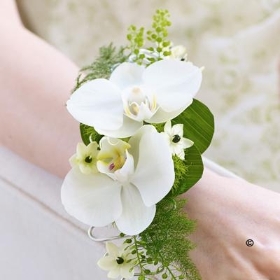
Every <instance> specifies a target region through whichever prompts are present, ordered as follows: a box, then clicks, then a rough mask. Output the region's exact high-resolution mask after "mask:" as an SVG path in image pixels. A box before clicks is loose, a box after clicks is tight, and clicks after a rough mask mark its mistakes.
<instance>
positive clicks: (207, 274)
mask: <svg viewBox="0 0 280 280" xmlns="http://www.w3.org/2000/svg"><path fill="white" fill-rule="evenodd" d="M185 196H186V197H187V198H188V203H187V206H186V211H187V213H188V215H189V216H190V217H191V218H193V219H195V220H197V230H196V231H195V233H194V234H193V236H192V237H191V239H192V240H193V241H194V242H195V243H196V244H197V247H196V249H195V250H193V251H192V253H191V257H192V259H193V260H194V262H195V264H196V265H197V267H198V269H199V271H200V273H201V276H202V279H203V280H213V279H215V280H224V279H227V280H231V279H232V280H277V279H279V275H280V238H279V235H280V203H279V201H280V194H278V193H274V192H272V191H269V190H266V189H264V188H261V187H259V186H256V185H252V184H250V183H248V182H246V181H243V180H241V179H240V180H239V179H232V178H225V177H221V176H219V175H217V174H215V173H213V172H212V171H209V170H206V171H205V172H204V176H203V178H202V179H201V180H200V182H199V183H198V184H197V185H196V186H194V187H193V188H192V189H190V190H189V191H188V192H187V193H186V195H185ZM248 239H252V240H253V241H254V245H253V246H252V247H248V246H247V245H246V241H247V240H248Z"/></svg>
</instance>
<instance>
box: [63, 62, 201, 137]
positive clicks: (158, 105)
mask: <svg viewBox="0 0 280 280" xmlns="http://www.w3.org/2000/svg"><path fill="white" fill-rule="evenodd" d="M201 79H202V74H201V69H200V68H198V67H196V66H194V65H193V64H192V63H191V62H182V61H178V60H171V59H170V60H161V61H158V62H155V63H153V64H151V65H150V66H148V67H147V68H144V67H143V66H140V65H137V64H136V63H128V62H125V63H122V64H120V65H119V66H118V67H117V68H116V69H115V70H114V71H113V72H112V75H111V77H110V79H109V80H106V79H95V80H92V81H90V82H87V83H85V84H84V85H82V86H81V87H80V88H79V89H77V90H76V91H75V92H74V93H73V94H72V95H71V98H70V99H69V100H68V102H67V109H68V111H69V112H70V113H71V114H72V116H73V117H74V118H75V119H77V120H78V121H79V122H81V123H83V124H86V125H89V126H92V127H94V128H95V130H96V131H97V132H98V133H99V134H101V135H107V136H110V137H116V138H124V137H129V136H131V135H133V134H134V133H135V132H136V131H137V130H138V129H139V128H140V127H141V126H142V125H143V122H144V121H145V122H148V123H162V122H166V121H167V120H169V119H173V118H174V117H176V116H178V115H179V114H180V113H181V112H182V111H184V110H185V109H186V108H187V107H188V106H189V105H190V104H191V103H192V100H193V97H194V95H195V94H196V93H197V91H198V89H199V87H200V84H201Z"/></svg>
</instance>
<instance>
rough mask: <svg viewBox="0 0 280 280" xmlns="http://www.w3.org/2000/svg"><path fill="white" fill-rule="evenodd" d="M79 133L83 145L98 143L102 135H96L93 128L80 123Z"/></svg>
mask: <svg viewBox="0 0 280 280" xmlns="http://www.w3.org/2000/svg"><path fill="white" fill-rule="evenodd" d="M80 133H81V138H82V140H83V142H84V144H85V145H88V144H89V143H91V142H93V141H96V142H97V143H99V141H100V139H101V138H102V135H100V134H98V133H97V132H96V131H95V129H94V128H93V127H91V126H88V125H85V124H82V123H81V124H80Z"/></svg>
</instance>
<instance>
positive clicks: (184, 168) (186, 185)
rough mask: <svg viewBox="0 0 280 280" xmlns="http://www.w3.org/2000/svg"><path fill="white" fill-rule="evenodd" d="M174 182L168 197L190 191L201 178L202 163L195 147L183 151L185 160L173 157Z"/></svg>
mask: <svg viewBox="0 0 280 280" xmlns="http://www.w3.org/2000/svg"><path fill="white" fill-rule="evenodd" d="M173 162H174V169H175V174H176V175H175V181H174V185H173V187H172V189H171V191H170V193H169V194H168V196H177V195H180V194H182V193H184V192H186V191H187V190H188V189H190V188H191V187H192V186H193V185H194V184H195V183H197V181H198V180H199V179H200V178H201V176H202V173H203V162H202V158H201V155H200V152H199V151H198V149H197V148H196V146H195V145H193V146H191V147H190V148H188V149H186V150H185V160H181V159H180V158H179V157H177V156H173Z"/></svg>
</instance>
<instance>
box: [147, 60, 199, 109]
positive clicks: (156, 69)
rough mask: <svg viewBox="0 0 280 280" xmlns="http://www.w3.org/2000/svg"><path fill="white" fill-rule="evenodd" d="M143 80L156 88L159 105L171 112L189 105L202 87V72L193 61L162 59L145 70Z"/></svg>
mask: <svg viewBox="0 0 280 280" xmlns="http://www.w3.org/2000/svg"><path fill="white" fill-rule="evenodd" d="M143 80H144V83H145V84H147V85H149V86H151V87H152V88H154V90H155V92H156V94H157V103H158V104H159V106H160V107H161V108H162V109H163V110H164V111H167V112H170V111H174V110H178V109H179V108H181V107H185V108H186V107H187V106H188V105H189V103H190V101H191V99H192V98H193V97H194V96H195V94H196V93H197V91H198V90H199V88H200V85H201V80H202V73H201V69H200V68H198V67H196V66H194V65H193V64H192V63H191V62H187V63H186V62H182V61H177V60H162V61H159V62H156V63H153V64H151V66H149V67H148V68H147V69H146V70H145V71H144V74H143Z"/></svg>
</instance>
